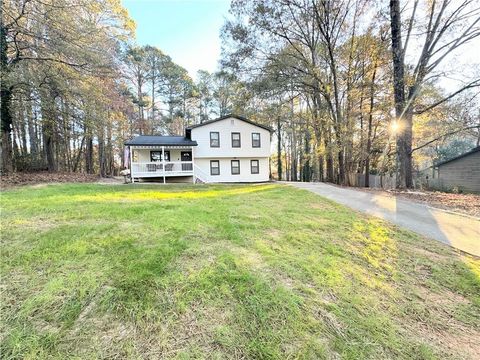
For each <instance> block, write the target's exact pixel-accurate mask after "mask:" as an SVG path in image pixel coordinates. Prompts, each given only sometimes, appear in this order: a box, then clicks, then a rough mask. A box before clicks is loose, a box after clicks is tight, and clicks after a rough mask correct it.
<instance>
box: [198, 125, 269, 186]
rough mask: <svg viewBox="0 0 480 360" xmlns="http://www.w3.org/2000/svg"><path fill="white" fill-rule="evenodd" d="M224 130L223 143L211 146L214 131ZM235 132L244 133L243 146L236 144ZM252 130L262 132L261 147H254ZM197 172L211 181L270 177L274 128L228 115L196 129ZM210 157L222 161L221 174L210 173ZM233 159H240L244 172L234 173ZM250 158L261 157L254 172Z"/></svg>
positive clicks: (221, 140)
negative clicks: (234, 143) (233, 138)
mask: <svg viewBox="0 0 480 360" xmlns="http://www.w3.org/2000/svg"><path fill="white" fill-rule="evenodd" d="M213 131H215V132H218V133H219V134H220V147H218V148H216V147H210V132H213ZM232 132H238V133H240V147H239V148H234V147H232ZM252 133H260V147H259V148H254V147H252ZM192 140H195V141H196V142H197V143H198V146H197V147H196V148H195V149H194V159H195V167H196V169H199V170H200V171H196V175H197V176H198V177H199V178H200V179H202V180H204V181H208V182H260V181H268V180H269V179H270V167H269V159H270V132H269V131H268V130H265V129H263V128H261V127H258V126H255V125H252V124H250V123H248V122H245V121H243V120H240V119H237V118H233V117H231V118H227V119H224V120H220V121H215V122H213V123H211V124H207V125H203V126H199V127H196V128H193V129H192ZM210 160H219V161H220V175H215V176H212V175H210ZM231 160H240V174H239V175H232V170H231ZM250 160H258V161H259V173H258V174H252V173H251V168H250Z"/></svg>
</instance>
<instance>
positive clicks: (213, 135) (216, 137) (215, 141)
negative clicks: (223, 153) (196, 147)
mask: <svg viewBox="0 0 480 360" xmlns="http://www.w3.org/2000/svg"><path fill="white" fill-rule="evenodd" d="M210 147H220V133H219V132H217V131H212V132H210Z"/></svg>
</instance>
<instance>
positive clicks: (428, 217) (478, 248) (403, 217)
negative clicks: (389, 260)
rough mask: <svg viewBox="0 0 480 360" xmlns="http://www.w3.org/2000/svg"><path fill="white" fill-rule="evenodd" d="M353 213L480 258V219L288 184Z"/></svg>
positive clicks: (376, 197) (361, 194)
mask: <svg viewBox="0 0 480 360" xmlns="http://www.w3.org/2000/svg"><path fill="white" fill-rule="evenodd" d="M288 184H289V185H292V186H295V187H297V188H299V189H305V190H309V191H311V192H313V193H315V194H318V195H321V196H324V197H326V198H328V199H330V200H333V201H335V202H337V203H340V204H343V205H346V206H348V207H350V208H352V209H354V210H358V211H362V212H364V213H367V214H369V215H374V216H377V217H380V218H382V219H385V220H388V221H390V222H392V223H394V224H397V225H399V226H401V227H404V228H407V229H409V230H412V231H414V232H416V233H418V234H421V235H425V236H427V237H430V238H432V239H435V240H438V241H441V242H443V243H445V244H448V245H450V246H453V247H455V248H457V249H460V250H462V251H465V252H467V253H470V254H473V255H476V256H480V219H478V218H474V217H471V216H466V215H460V214H456V213H452V212H447V211H445V210H441V209H436V208H432V207H429V206H427V205H424V204H420V203H415V202H412V201H408V200H404V199H397V198H395V197H393V196H392V197H390V196H385V195H379V194H373V193H369V192H365V191H359V190H353V189H345V188H341V187H337V186H333V185H328V184H324V183H297V182H288Z"/></svg>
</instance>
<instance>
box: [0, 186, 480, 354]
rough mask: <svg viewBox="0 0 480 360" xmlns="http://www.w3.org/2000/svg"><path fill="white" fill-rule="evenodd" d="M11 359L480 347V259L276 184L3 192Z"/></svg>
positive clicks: (6, 343) (5, 323)
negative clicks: (479, 340) (479, 342)
mask: <svg viewBox="0 0 480 360" xmlns="http://www.w3.org/2000/svg"><path fill="white" fill-rule="evenodd" d="M1 207H2V214H1V215H2V216H1V226H2V228H1V231H2V232H1V234H2V253H1V256H2V265H1V274H2V281H1V285H2V295H1V300H2V301H1V306H2V308H1V334H0V336H1V357H2V359H39V358H40V359H41V358H49V359H66V358H132V359H139V358H145V359H147V358H148V359H151V358H178V359H193V358H195V359H198V358H209V359H225V358H232V359H235V358H257V359H284V358H299V359H322V358H324V359H331V358H345V359H360V358H375V359H380V358H381V359H384V358H399V359H434V358H442V359H444V358H457V359H465V358H478V357H479V356H480V348H479V347H480V346H479V344H478V339H479V338H480V262H479V260H478V259H475V258H472V257H470V256H467V255H464V254H460V253H458V252H456V251H454V250H452V249H450V248H448V247H446V246H444V245H442V244H438V243H436V242H434V241H430V240H428V239H424V238H422V237H420V236H417V235H415V234H413V233H411V232H408V231H404V230H400V229H398V228H396V227H393V226H391V225H389V224H387V223H385V222H382V221H380V220H376V219H374V218H371V217H366V216H363V215H360V214H358V213H356V212H354V211H351V210H349V209H347V208H345V207H342V206H340V205H336V204H334V203H332V202H330V201H328V200H325V199H323V198H321V197H319V196H316V195H314V194H311V193H308V192H305V191H301V190H297V189H294V188H292V187H288V186H281V185H270V184H267V185H254V186H247V185H235V186H220V185H219V186H149V185H125V186H106V185H94V184H89V185H85V184H83V185H80V184H68V185H50V186H43V187H38V186H37V187H25V188H20V189H15V190H10V191H5V192H3V193H2V194H1Z"/></svg>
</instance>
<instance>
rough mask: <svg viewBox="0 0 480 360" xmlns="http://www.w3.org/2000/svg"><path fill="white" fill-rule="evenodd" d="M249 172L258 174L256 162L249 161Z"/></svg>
mask: <svg viewBox="0 0 480 360" xmlns="http://www.w3.org/2000/svg"><path fill="white" fill-rule="evenodd" d="M250 172H251V173H252V174H259V173H260V166H259V162H258V160H250Z"/></svg>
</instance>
